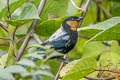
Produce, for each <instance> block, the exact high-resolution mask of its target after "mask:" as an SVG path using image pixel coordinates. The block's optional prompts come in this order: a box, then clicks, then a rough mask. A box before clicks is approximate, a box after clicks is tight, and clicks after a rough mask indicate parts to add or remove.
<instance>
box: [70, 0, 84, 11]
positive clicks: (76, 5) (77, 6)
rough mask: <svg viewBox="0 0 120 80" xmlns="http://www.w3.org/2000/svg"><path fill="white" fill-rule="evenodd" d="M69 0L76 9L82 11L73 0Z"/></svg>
mask: <svg viewBox="0 0 120 80" xmlns="http://www.w3.org/2000/svg"><path fill="white" fill-rule="evenodd" d="M70 1H71V3H72V5H73V6H74V7H75V8H76V9H78V10H80V11H83V10H82V8H79V7H78V6H77V5H76V4H75V3H74V1H73V0H70Z"/></svg>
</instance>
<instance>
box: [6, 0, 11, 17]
mask: <svg viewBox="0 0 120 80" xmlns="http://www.w3.org/2000/svg"><path fill="white" fill-rule="evenodd" d="M9 2H10V1H9V0H7V7H8V19H10V18H11V13H10V4H9Z"/></svg>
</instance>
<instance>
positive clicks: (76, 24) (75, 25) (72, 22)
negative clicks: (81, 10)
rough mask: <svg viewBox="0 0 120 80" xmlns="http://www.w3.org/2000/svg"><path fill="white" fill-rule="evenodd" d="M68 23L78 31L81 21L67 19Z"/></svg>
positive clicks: (72, 28)
mask: <svg viewBox="0 0 120 80" xmlns="http://www.w3.org/2000/svg"><path fill="white" fill-rule="evenodd" d="M66 23H67V24H68V25H69V27H70V28H71V30H73V31H76V30H77V28H78V26H79V23H78V22H77V21H67V22H66Z"/></svg>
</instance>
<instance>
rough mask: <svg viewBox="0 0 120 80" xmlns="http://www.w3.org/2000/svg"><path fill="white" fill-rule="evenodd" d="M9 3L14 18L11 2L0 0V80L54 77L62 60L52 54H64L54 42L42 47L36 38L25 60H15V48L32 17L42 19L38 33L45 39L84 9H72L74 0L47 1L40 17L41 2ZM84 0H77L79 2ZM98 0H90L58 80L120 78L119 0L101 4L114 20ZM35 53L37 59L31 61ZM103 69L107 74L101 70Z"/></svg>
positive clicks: (17, 46) (24, 57) (45, 79)
mask: <svg viewBox="0 0 120 80" xmlns="http://www.w3.org/2000/svg"><path fill="white" fill-rule="evenodd" d="M9 1H10V2H9V5H10V6H9V7H10V13H11V18H10V19H8V16H9V11H8V5H7V0H0V80H53V79H54V78H55V75H56V72H57V70H58V66H59V61H57V60H51V59H50V58H51V57H56V56H60V57H62V56H63V54H61V53H58V52H56V51H54V50H53V49H50V46H41V45H38V44H37V43H36V41H35V40H33V39H31V40H30V42H29V44H28V45H27V48H26V49H25V50H24V54H23V56H22V57H21V60H20V61H18V62H15V58H16V55H17V52H18V51H19V49H20V47H21V44H22V43H23V39H24V37H25V36H26V35H27V34H28V31H29V30H30V27H31V24H32V22H33V20H34V19H38V23H37V25H36V29H35V33H36V34H37V35H38V36H39V37H40V39H41V41H45V40H46V39H47V38H48V37H49V36H51V35H52V34H53V33H54V32H55V31H56V30H57V29H58V28H59V27H60V25H61V23H62V22H63V21H64V19H65V18H67V17H69V16H78V17H80V16H81V15H82V13H81V12H80V11H78V10H77V9H76V8H75V7H73V5H72V4H71V2H70V0H47V2H46V4H45V6H44V8H43V10H42V13H41V15H40V16H39V14H38V12H37V8H38V5H39V3H40V1H41V0H9ZM81 1H82V0H75V2H76V4H77V6H79V5H80V3H81ZM95 1H100V0H91V3H90V5H89V9H88V12H87V14H86V16H85V19H84V20H83V22H82V25H81V28H79V29H78V31H79V39H78V42H77V44H76V46H75V48H74V49H73V50H72V51H71V52H70V53H69V58H68V60H69V61H70V63H68V64H66V65H65V66H64V67H63V68H62V70H61V71H60V78H59V80H88V79H86V78H85V76H86V77H88V76H90V77H93V78H94V77H100V78H107V77H113V76H115V75H116V74H117V75H118V76H117V77H116V76H115V77H116V78H117V79H118V80H119V70H120V65H119V64H120V63H119V62H120V58H119V57H120V14H119V13H120V9H119V8H120V1H119V0H103V1H102V2H101V3H100V4H101V5H102V7H103V8H104V10H105V11H107V13H110V14H111V15H112V16H113V17H112V18H111V17H109V15H108V14H106V13H105V12H104V10H102V9H101V10H100V9H99V8H98V3H96V2H95ZM84 4H85V3H84V2H83V5H84ZM109 18H110V19H109ZM1 24H3V26H2V25H1ZM2 27H5V28H6V29H7V31H6V30H5V29H3V28H2ZM37 47H42V48H44V49H45V51H37ZM43 53H44V54H46V55H47V57H46V58H45V59H43V58H42V56H43V55H42V54H43ZM32 57H34V58H38V59H39V60H35V61H32V60H31V59H32ZM97 69H98V71H97ZM99 69H106V70H108V72H106V71H103V72H102V73H101V71H99ZM109 70H111V72H109ZM115 73H116V74H115Z"/></svg>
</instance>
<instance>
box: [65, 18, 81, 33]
mask: <svg viewBox="0 0 120 80" xmlns="http://www.w3.org/2000/svg"><path fill="white" fill-rule="evenodd" d="M82 19H83V17H75V16H71V17H68V18H67V19H65V20H64V22H63V25H66V26H67V27H69V28H70V29H71V30H72V31H77V28H78V27H79V25H80V23H79V22H80V20H82Z"/></svg>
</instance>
